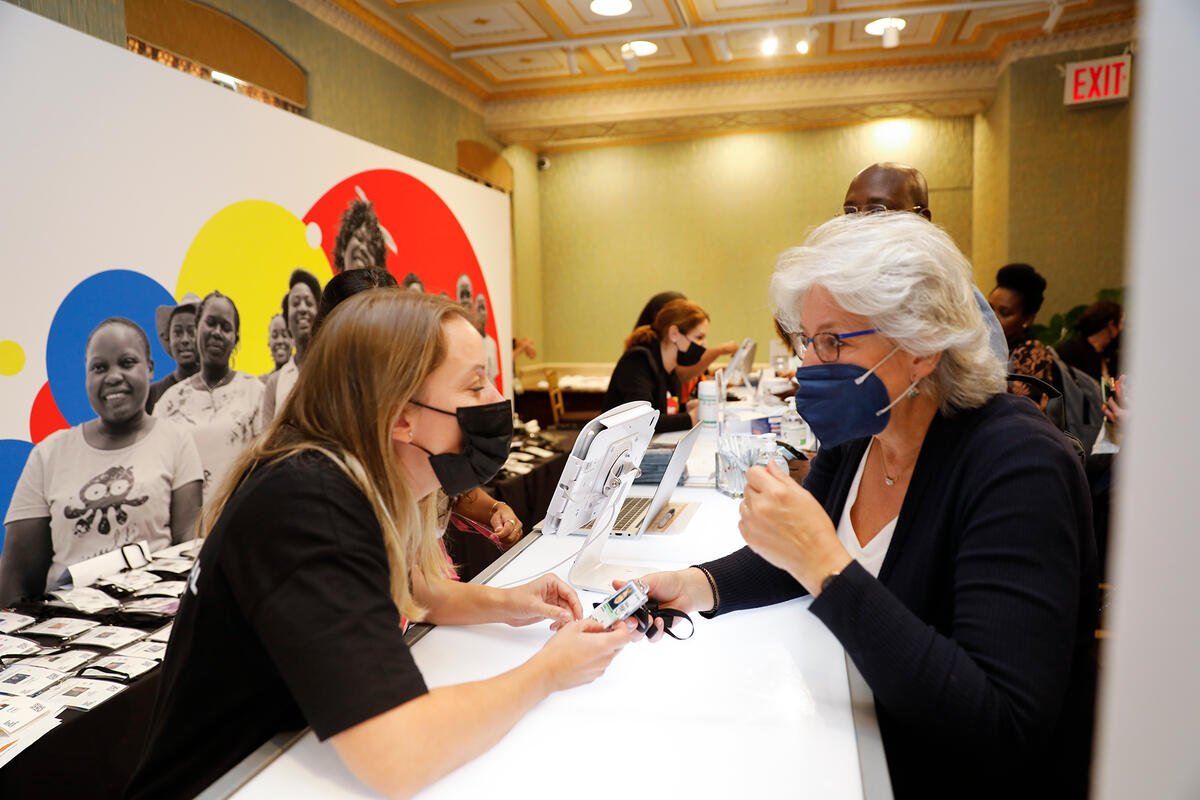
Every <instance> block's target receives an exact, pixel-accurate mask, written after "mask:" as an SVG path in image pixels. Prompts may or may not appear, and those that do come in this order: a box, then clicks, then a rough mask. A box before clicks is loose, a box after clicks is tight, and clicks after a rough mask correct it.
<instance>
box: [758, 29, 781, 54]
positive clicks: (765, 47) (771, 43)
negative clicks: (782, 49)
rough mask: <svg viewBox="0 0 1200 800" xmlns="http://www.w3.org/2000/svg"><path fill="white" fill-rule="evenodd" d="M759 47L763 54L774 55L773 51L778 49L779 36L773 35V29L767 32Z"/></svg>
mask: <svg viewBox="0 0 1200 800" xmlns="http://www.w3.org/2000/svg"><path fill="white" fill-rule="evenodd" d="M759 49H761V50H762V54H763V55H764V56H773V55H775V51H776V50H778V49H779V37H778V36H776V35H775V31H768V32H767V38H765V39H763V40H762V44H761V45H759Z"/></svg>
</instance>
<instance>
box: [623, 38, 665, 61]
mask: <svg viewBox="0 0 1200 800" xmlns="http://www.w3.org/2000/svg"><path fill="white" fill-rule="evenodd" d="M629 49H630V50H632V51H633V54H634V55H635V56H641V57H643V58H644V57H645V56H652V55H654V54H655V53H657V52H658V45H656V44H655V43H654V42H647V41H645V40H642V39H639V40H638V41H636V42H630V43H629Z"/></svg>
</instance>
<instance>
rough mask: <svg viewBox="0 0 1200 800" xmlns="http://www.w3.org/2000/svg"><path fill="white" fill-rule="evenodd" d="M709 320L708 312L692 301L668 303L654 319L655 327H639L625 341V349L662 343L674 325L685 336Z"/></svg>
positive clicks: (683, 300)
mask: <svg viewBox="0 0 1200 800" xmlns="http://www.w3.org/2000/svg"><path fill="white" fill-rule="evenodd" d="M706 319H708V312H706V311H705V310H704V309H703V308H701V307H700V306H698V305H696V304H695V303H693V302H692V301H691V300H686V299H683V298H679V299H677V300H672V301H671V302H669V303H667V304H666V305H665V306H663V307H662V309H661V310H660V311H659V312H658V314H657V315H655V317H654V324H653V325H639V326H638V327H636V328H634V329H633V333H631V334H629V338H628V339H626V340H625V349H626V350H628V349H629V348H631V347H637V346H638V345H643V346H644V345H648V344H655V343H657V342H661V341H663V340H664V339H666V338H667V331H668V330H670V328H671V326H672V325H674V326H675V327H676V328H678V329H679V332H680V333H682V334H684V335H685V336H686V335H687V334H688V333H689V332H691V330H692V328H695V327H696V326H697V325H699V324H700V323H701V322H704V321H705V320H706Z"/></svg>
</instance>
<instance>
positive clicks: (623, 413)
mask: <svg viewBox="0 0 1200 800" xmlns="http://www.w3.org/2000/svg"><path fill="white" fill-rule="evenodd" d="M657 421H658V412H657V411H656V410H654V408H653V406H651V405H650V404H649V403H647V402H646V401H644V400H639V401H637V402H633V403H626V404H625V405H621V406H617V407H616V408H614V409H611V410H609V411H606V412H605V413H603V414H601V415H600V416H598V417H596V418H595V419H593V420H592V421H591V422H589V423H588V424H587V425H586V426H584V428H583V430H582V431H580V433H579V437H578V438H577V439H576V440H575V446H574V447H573V448H572V449H571V455H570V457H568V458H567V464H566V466H565V467H563V473H562V477H560V478H559V480H558V486H557V487H556V488H555V491H554V498H553V499H552V500H551V501H550V507H549V508H548V509H547V511H546V522H545V524H544V525H543V526H542V532H543V533H545V534H557V535H566V534H570V533H574V532H575V531H577V530H579V529H580V528H582V527H583V526H584V525H586V524H588V523H589V522H592V521H593V520H595V522H594V524H593V525H592V529H591V531H590V532H589V533H588V535H587V538H586V539H584V541H583V545H582V546H581V547H580V548H579V553H578V555H576V556H575V563H574V564H572V565H571V570H570V572H569V573H568V574H567V580H568V581H569V582H570V583H571V585H572V586H574V587H575V588H577V589H588V590H591V591H595V592H609V591H611V589H612V582H613V581H614V580H628V579H631V578H636V577H639V576H640V575H642V574H643V573H644V572H645V568H644V567H637V566H634V565H630V564H626V565H622V564H611V563H606V562H605V561H604V560H603V555H604V543H605V542H606V541H607V540H608V535H609V533H611V531H612V527H613V524H614V523H615V522H616V518H617V512H618V511H619V510H620V508H621V505H622V503H624V501H625V496H626V495H627V494H628V493H629V487H630V486H631V485H633V480H634V478H636V477H637V476H638V475H639V474H640V472H641V470H640V469H639V468H638V466H639V465H640V464H641V463H642V456H643V455H645V453H646V448H647V447H648V446H649V445H650V439H651V437H653V435H654V424H655V423H656V422H657Z"/></svg>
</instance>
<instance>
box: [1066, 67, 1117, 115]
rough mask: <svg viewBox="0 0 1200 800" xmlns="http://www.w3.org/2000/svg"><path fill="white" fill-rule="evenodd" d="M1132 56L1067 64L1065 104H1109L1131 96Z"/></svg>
mask: <svg viewBox="0 0 1200 800" xmlns="http://www.w3.org/2000/svg"><path fill="white" fill-rule="evenodd" d="M1129 78H1130V57H1129V56H1128V55H1123V56H1113V57H1112V58H1097V59H1095V60H1094V61H1076V62H1074V63H1072V64H1067V80H1066V83H1065V84H1064V85H1063V104H1064V105H1068V106H1079V105H1087V104H1088V103H1107V102H1111V101H1113V100H1127V99H1128V98H1129Z"/></svg>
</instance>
